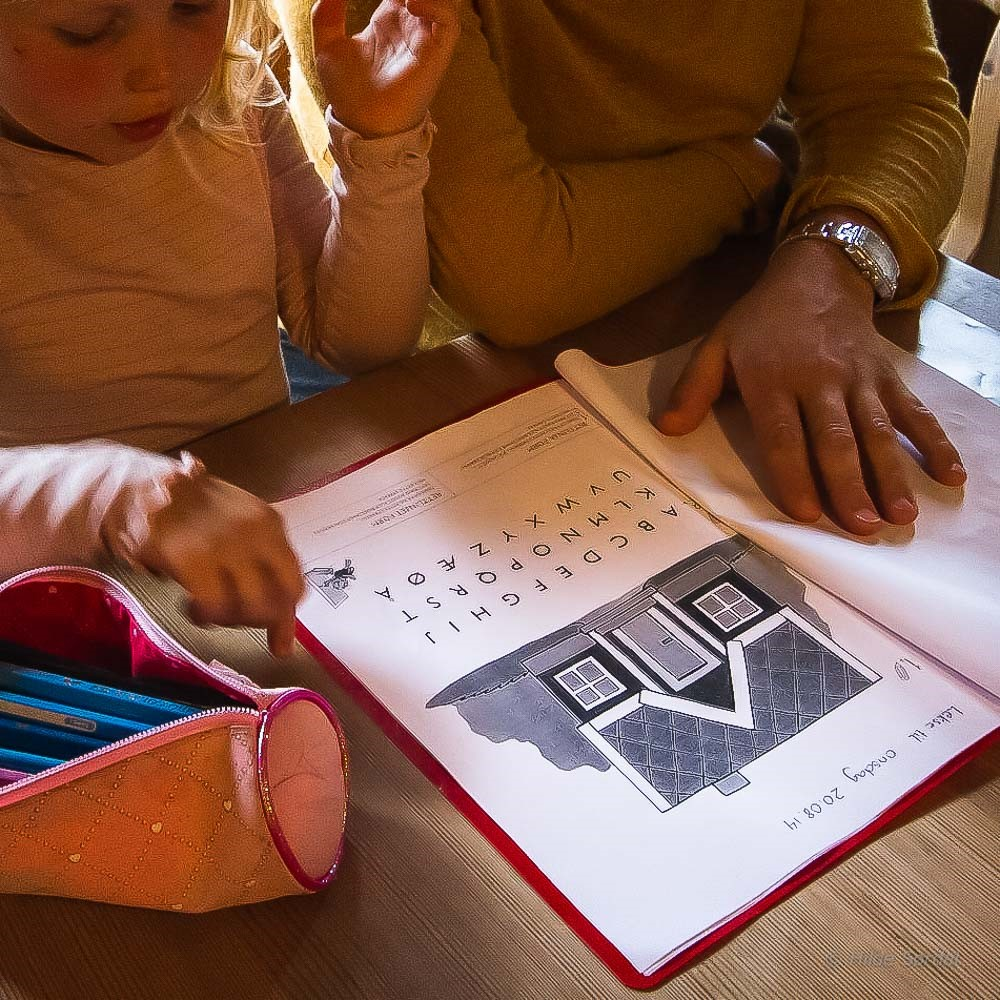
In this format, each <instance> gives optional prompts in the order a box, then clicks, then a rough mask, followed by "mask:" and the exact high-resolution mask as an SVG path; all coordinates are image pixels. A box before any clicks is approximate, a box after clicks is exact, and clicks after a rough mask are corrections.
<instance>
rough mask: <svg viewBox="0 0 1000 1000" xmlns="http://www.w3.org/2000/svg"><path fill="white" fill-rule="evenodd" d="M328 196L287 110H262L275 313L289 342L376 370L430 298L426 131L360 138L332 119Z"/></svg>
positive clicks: (399, 347)
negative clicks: (425, 200) (273, 253)
mask: <svg viewBox="0 0 1000 1000" xmlns="http://www.w3.org/2000/svg"><path fill="white" fill-rule="evenodd" d="M327 126H328V128H329V131H330V143H331V147H330V148H331V152H332V154H333V157H334V160H335V163H336V168H335V171H334V176H333V184H332V188H328V187H327V185H326V184H325V183H324V181H323V180H322V179H321V178H320V176H319V174H318V173H317V172H316V170H315V168H314V167H313V165H312V163H311V161H310V160H309V158H308V156H307V155H306V153H305V150H304V148H303V146H302V142H301V140H300V138H299V135H298V132H297V131H296V128H295V125H294V123H293V121H292V119H291V116H290V114H289V112H288V107H287V105H286V104H285V102H284V101H282V102H281V103H279V104H277V105H275V106H273V107H270V108H268V109H266V111H265V113H264V127H263V155H264V160H265V172H266V176H267V183H268V187H269V198H270V205H271V217H272V221H273V227H274V234H275V249H276V255H277V257H276V268H277V274H276V282H277V295H278V313H279V315H280V317H281V319H282V321H283V322H284V324H285V327H286V329H287V330H288V334H289V336H290V337H291V339H292V340H293V341H294V342H295V343H296V344H297V345H298V346H299V347H301V348H302V349H303V350H304V351H306V352H307V353H308V354H310V355H311V356H313V357H315V358H316V359H317V360H320V361H322V362H324V363H325V364H327V365H328V366H329V367H331V368H334V369H336V370H338V371H344V372H354V371H360V370H364V369H366V368H371V367H374V366H375V365H378V364H381V363H383V362H385V361H390V360H393V359H394V358H397V357H401V356H403V355H405V354H406V353H408V352H409V351H410V350H411V349H412V348H413V346H414V345H415V344H416V341H417V338H418V337H419V335H420V330H421V326H422V323H423V317H424V312H425V309H426V306H427V298H428V292H429V287H430V283H429V275H428V261H427V241H426V236H425V230H424V217H423V187H424V184H425V182H426V179H427V169H428V167H427V150H428V148H429V147H430V143H431V136H432V133H433V126H432V124H431V123H430V120H429V118H428V119H427V120H425V121H424V123H423V124H422V125H421V126H418V127H417V128H415V129H412V130H411V131H409V132H405V133H401V134H399V135H395V136H388V137H386V138H381V139H363V138H361V137H360V136H358V135H357V134H355V133H354V132H351V131H349V130H348V129H346V128H344V127H343V126H342V125H340V124H339V123H338V122H337V121H336V120H334V119H333V118H332V117H331V116H329V115H328V116H327Z"/></svg>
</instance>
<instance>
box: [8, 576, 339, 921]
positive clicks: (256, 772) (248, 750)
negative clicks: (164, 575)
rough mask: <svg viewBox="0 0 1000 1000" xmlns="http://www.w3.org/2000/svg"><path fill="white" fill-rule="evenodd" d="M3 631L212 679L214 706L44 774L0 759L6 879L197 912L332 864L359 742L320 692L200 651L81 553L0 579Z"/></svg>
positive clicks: (59, 651) (163, 682) (261, 894)
mask: <svg viewBox="0 0 1000 1000" xmlns="http://www.w3.org/2000/svg"><path fill="white" fill-rule="evenodd" d="M0 641H4V642H7V643H14V644H17V645H18V646H21V647H30V648H31V649H32V650H36V651H38V652H39V653H41V654H44V655H46V656H49V657H52V658H53V659H54V660H56V661H76V662H80V663H91V664H100V665H101V667H103V668H107V669H110V670H112V671H114V672H116V674H120V676H121V677H122V679H123V680H122V683H123V684H125V683H126V680H125V679H126V678H146V679H147V680H149V681H153V682H155V683H156V684H158V685H160V687H161V688H162V687H167V689H170V685H172V684H173V685H176V686H177V687H178V689H183V690H185V691H191V690H193V689H195V688H198V689H203V690H204V693H205V694H206V696H207V695H209V694H210V695H211V698H209V699H208V700H209V701H210V702H212V703H213V705H214V707H210V708H193V709H192V714H191V715H188V716H186V717H184V718H179V719H175V720H174V721H170V722H166V723H164V724H161V725H156V726H153V727H152V728H149V729H146V730H144V731H143V732H140V733H138V734H136V735H131V736H128V737H126V738H124V739H119V740H117V741H115V742H111V743H108V744H106V745H103V746H100V747H99V748H97V749H93V750H90V751H89V752H85V753H83V754H82V755H81V756H77V757H74V758H72V759H69V760H66V761H63V762H59V763H57V764H56V765H54V766H51V767H48V768H47V769H45V770H41V771H39V772H38V773H35V774H18V773H17V772H11V771H10V770H7V771H2V770H0V891H3V892H12V893H30V894H41V895H52V896H66V897H73V898H79V899H88V900H94V901H98V902H105V903H117V904H121V905H125V906H143V907H150V908H154V909H160V910H173V911H179V912H187V913H196V912H203V911H206V910H213V909H218V908H220V907H225V906H234V905H240V904H245V903H254V902H259V901H262V900H266V899H273V898H275V897H278V896H285V895H290V894H295V893H306V892H312V891H315V890H318V889H320V888H322V887H323V886H325V885H327V884H328V883H329V882H330V880H331V879H332V878H333V876H334V873H335V871H336V868H337V864H338V862H339V860H340V855H341V850H342V846H343V839H344V824H345V819H346V809H347V797H348V788H347V756H346V752H345V745H344V738H343V733H342V730H341V728H340V724H339V722H338V720H337V717H336V714H335V713H334V711H333V709H332V708H331V706H330V705H329V703H328V702H326V701H325V700H324V699H323V698H322V697H320V696H319V695H318V694H316V693H315V692H312V691H308V690H306V689H303V688H278V689H275V688H261V687H259V686H258V685H257V684H255V683H254V682H253V681H252V680H250V679H249V678H248V677H245V676H243V675H242V674H239V673H237V672H236V671H234V670H232V669H230V668H229V667H227V666H225V665H223V664H222V663H219V662H218V661H214V660H213V661H212V662H210V663H206V662H204V661H202V660H200V659H199V658H198V657H197V656H195V655H194V654H193V653H191V652H190V651H189V650H187V649H185V648H184V647H183V646H182V645H180V644H179V643H178V642H176V641H175V640H174V639H173V638H171V637H170V636H169V635H168V634H167V633H166V632H165V631H164V630H163V629H162V628H160V627H159V626H158V625H157V624H156V622H155V621H154V620H153V619H152V617H151V616H150V615H149V613H148V612H147V611H145V610H144V609H143V607H142V605H141V603H140V602H139V600H138V599H137V598H136V597H135V596H134V595H133V594H131V593H130V592H129V591H128V590H127V589H126V588H125V587H124V586H122V585H121V584H120V583H118V582H117V581H115V580H114V579H112V578H111V577H109V576H107V575H105V574H103V573H100V572H97V571H95V570H90V569H85V568H82V567H75V566H73V567H70V566H58V567H48V568H45V569H40V570H32V571H30V572H27V573H22V574H21V575H19V576H16V577H13V578H11V579H10V580H8V581H6V582H5V583H3V584H0ZM144 683H145V682H144Z"/></svg>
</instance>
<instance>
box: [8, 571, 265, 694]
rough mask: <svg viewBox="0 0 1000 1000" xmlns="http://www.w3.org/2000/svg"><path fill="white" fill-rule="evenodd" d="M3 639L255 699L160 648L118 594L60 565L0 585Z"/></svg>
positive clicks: (76, 658) (54, 653)
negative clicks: (67, 575)
mask: <svg viewBox="0 0 1000 1000" xmlns="http://www.w3.org/2000/svg"><path fill="white" fill-rule="evenodd" d="M0 639H6V640H8V641H10V642H16V643H19V644H21V645H23V646H30V647H31V648H32V649H36V650H38V651H39V652H42V653H48V654H50V655H52V656H56V657H65V658H66V659H70V660H76V661H77V662H79V663H89V664H93V665H95V666H101V667H105V668H106V669H109V670H119V671H121V672H122V673H125V674H131V675H132V676H133V677H142V676H145V677H159V678H163V679H165V680H172V681H176V682H178V683H184V684H197V685H199V686H201V687H210V688H215V689H217V690H220V691H223V692H224V693H226V694H228V695H229V696H230V697H232V698H233V700H234V702H235V703H241V702H242V703H245V704H249V705H253V704H254V702H253V701H252V700H251V699H249V698H241V697H239V696H238V695H235V694H234V693H233V691H232V690H231V689H230V688H229V687H228V686H226V685H225V684H223V683H222V682H221V681H219V680H217V679H215V678H214V677H212V675H211V674H209V673H207V672H205V671H202V670H199V669H198V668H197V667H196V666H194V665H193V664H191V663H190V662H189V661H188V660H187V659H184V658H182V657H180V656H175V655H173V654H172V653H170V652H168V651H167V650H165V649H163V648H161V646H160V645H158V644H157V643H156V642H155V640H154V639H153V638H151V637H150V636H149V635H148V634H147V627H146V626H145V624H144V623H143V622H141V621H139V620H138V618H137V615H136V613H135V612H133V611H132V610H131V609H130V608H128V607H127V606H126V605H125V604H124V603H122V601H120V600H119V599H118V598H117V597H116V596H115V595H114V594H111V593H108V592H107V591H105V590H103V589H102V588H101V587H100V586H99V585H98V584H97V583H87V582H83V581H80V580H71V579H63V578H60V573H59V571H58V570H52V571H51V572H44V571H43V575H40V576H38V577H34V578H26V579H23V580H19V581H15V582H14V583H13V584H11V585H9V586H7V587H4V588H2V589H0Z"/></svg>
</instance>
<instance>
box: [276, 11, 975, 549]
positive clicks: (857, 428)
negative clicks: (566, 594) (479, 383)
mask: <svg viewBox="0 0 1000 1000" xmlns="http://www.w3.org/2000/svg"><path fill="white" fill-rule="evenodd" d="M374 6H375V3H373V2H372V0H355V3H354V8H355V10H354V15H355V24H356V26H357V27H360V26H361V25H362V24H363V23H365V21H366V19H367V17H368V15H369V14H370V12H371V10H372V8H373V7H374ZM296 47H297V48H299V49H300V51H301V50H303V48H304V47H303V46H302V45H298V46H296ZM779 101H780V102H783V104H784V107H785V108H786V109H787V111H788V112H789V113H790V115H791V117H792V118H793V120H794V127H795V130H796V133H797V135H798V139H799V143H800V146H801V150H802V157H801V165H800V168H799V170H798V172H797V174H796V176H795V177H794V179H793V183H792V190H791V195H790V197H789V198H788V199H787V202H786V203H785V205H784V211H783V214H782V217H781V219H780V221H779V223H778V232H779V234H780V236H781V237H786V238H787V237H788V236H803V237H804V238H802V239H793V240H788V241H785V242H780V244H779V248H778V249H777V251H776V252H775V254H774V255H773V257H772V259H771V260H770V262H769V264H768V265H767V267H766V269H765V270H764V272H763V274H762V275H761V277H760V279H759V280H758V282H757V283H756V284H755V286H754V287H753V289H752V290H751V291H750V292H749V293H748V295H746V296H745V297H744V298H743V299H741V300H740V301H738V302H737V303H736V304H735V305H734V306H733V307H732V308H731V309H730V311H729V312H728V313H727V314H726V315H725V316H724V318H723V319H722V320H721V322H720V323H719V325H718V326H717V328H716V329H715V330H714V332H713V333H712V334H711V335H710V336H709V337H708V338H706V340H705V341H704V342H703V343H702V345H701V346H700V348H699V350H698V351H697V352H696V353H695V355H694V357H693V359H692V362H691V364H690V365H689V367H688V369H687V370H686V371H685V373H684V375H683V376H682V378H681V380H680V382H679V383H678V386H677V389H676V391H675V394H674V397H673V399H672V400H671V403H670V407H669V409H668V410H667V411H666V412H665V413H664V414H663V415H662V416H661V417H660V418H659V421H658V422H659V426H660V427H661V429H662V430H664V431H665V432H666V433H684V432H686V431H688V430H691V429H693V428H694V427H695V426H697V424H698V423H699V422H700V421H701V420H702V419H703V418H704V416H705V415H706V413H707V412H708V410H709V408H710V407H711V404H712V402H713V401H714V400H715V399H716V398H717V396H718V395H719V393H720V392H721V391H722V388H723V385H724V382H725V380H726V378H727V376H730V377H731V378H732V379H734V380H735V383H736V385H737V386H738V388H739V390H740V392H741V393H742V396H743V399H744V402H745V403H746V406H747V409H748V411H749V416H750V419H751V421H752V423H753V427H754V429H755V432H756V436H757V439H758V442H759V445H760V447H761V448H762V450H763V453H764V457H765V460H766V464H767V467H768V469H769V471H770V474H771V475H772V477H773V480H774V484H775V487H776V494H777V496H778V499H779V503H780V504H781V506H782V507H783V508H784V509H785V510H786V511H787V512H788V513H789V514H791V515H792V516H794V517H796V518H799V519H801V520H813V519H815V518H817V517H818V516H819V514H820V511H821V504H820V489H821V488H823V487H825V490H826V492H827V494H828V498H829V502H830V504H831V506H832V508H833V511H834V514H835V516H836V517H837V519H838V520H839V522H840V523H841V524H842V525H843V526H844V527H845V528H847V529H848V530H850V531H853V532H856V533H858V534H870V533H872V532H874V531H877V530H878V529H879V528H880V527H881V526H882V525H883V523H884V522H890V523H896V524H902V523H908V522H910V521H912V520H913V519H914V518H915V517H916V515H917V507H916V500H915V497H914V493H913V490H912V488H911V486H910V483H909V478H910V477H909V470H908V468H907V463H908V461H909V459H908V458H907V456H906V455H905V452H904V450H903V448H902V446H901V444H900V442H899V440H898V438H897V435H896V433H895V431H896V429H898V430H899V431H901V432H902V433H903V434H904V435H906V437H908V438H909V439H910V440H911V441H912V443H913V444H914V445H915V446H916V447H917V449H918V450H919V451H920V452H921V453H922V454H923V456H924V463H925V466H926V468H927V471H928V472H929V473H930V474H931V475H932V476H933V477H934V478H936V479H938V480H939V481H941V482H943V483H946V484H949V485H953V486H958V485H961V483H963V482H964V479H965V472H964V469H963V467H962V465H961V461H960V459H959V456H958V455H957V453H956V451H955V449H954V448H953V447H952V445H951V444H950V443H949V442H948V439H947V437H946V436H945V434H944V432H943V431H942V430H941V428H940V426H939V425H938V423H937V421H936V420H935V419H934V417H933V416H932V415H931V414H930V413H929V412H928V411H927V410H926V408H925V407H923V406H922V405H921V404H920V402H919V400H917V399H915V398H914V397H913V396H912V395H911V394H910V393H909V392H908V391H907V390H906V388H905V386H903V384H902V383H901V382H900V381H899V379H898V378H897V377H896V375H895V373H894V371H893V370H892V368H891V366H890V364H889V362H888V360H887V358H886V355H885V353H884V351H883V346H882V344H881V341H880V338H879V337H878V335H877V333H876V330H875V326H874V322H873V307H874V306H875V305H876V304H880V305H882V306H884V307H886V308H908V307H913V306H916V305H917V304H919V302H920V301H921V300H922V299H923V298H924V297H925V296H926V295H927V294H928V292H929V291H930V289H931V288H932V287H933V284H934V281H935V277H936V273H937V268H936V261H935V254H934V245H935V241H936V238H937V236H938V235H939V233H940V232H941V231H942V230H943V229H944V227H945V225H946V223H947V222H948V220H949V217H950V215H951V213H952V211H953V209H954V207H955V205H956V203H957V199H958V195H959V190H960V186H961V179H962V172H963V166H964V158H965V151H966V147H967V130H966V127H965V122H964V119H963V118H962V116H961V113H960V112H959V109H958V105H957V100H956V93H955V90H954V88H953V87H952V86H951V84H950V83H949V82H948V79H947V74H946V68H945V64H944V61H943V60H942V58H941V56H940V54H939V52H938V51H937V48H936V47H935V43H934V35H933V28H932V24H931V19H930V15H929V13H928V9H927V5H926V0H879V2H878V3H869V4H858V3H855V2H852V0H756V2H754V3H735V2H733V0H705V2H702V3H697V4H693V3H679V2H670V3H665V2H663V0H607V2H604V3H593V2H592V0H547V2H544V3H543V2H541V0H463V4H462V37H461V40H460V42H459V45H458V48H457V51H456V54H455V58H454V59H453V62H452V64H451V67H450V69H449V71H448V74H447V75H446V78H445V81H444V83H443V85H442V87H441V89H440V91H439V92H438V95H437V97H436V99H435V102H434V104H433V105H432V113H433V115H434V120H435V122H436V123H437V125H438V129H439V132H438V136H437V139H436V140H435V144H434V148H433V151H432V153H431V177H430V181H429V184H428V187H427V189H426V219H427V226H428V232H429V236H430V242H431V255H432V274H433V281H434V285H435V287H436V289H437V291H438V292H439V293H440V294H441V295H442V297H443V298H444V299H445V301H446V302H448V303H449V304H450V305H451V306H453V307H454V308H455V309H456V310H458V311H459V312H460V313H461V314H462V315H464V316H465V317H466V318H467V319H468V320H469V321H470V323H471V324H472V325H473V326H474V327H475V328H476V329H478V330H481V331H482V332H483V333H485V335H486V336H488V337H489V338H491V339H492V340H493V341H495V342H496V343H498V344H501V345H507V346H518V345H525V344H529V343H532V342H537V341H539V340H542V339H545V338H547V337H550V336H552V335H554V334H556V333H558V332H560V331H562V330H566V329H568V328H571V327H574V326H576V325H578V324H581V323H583V322H585V321H587V320H590V319H592V318H594V317H595V316H598V315H601V314H603V313H605V312H608V311H609V310H611V309H614V308H615V307H617V306H618V305H620V304H621V303H623V302H625V301H627V300H628V299H630V298H633V297H634V296H636V295H638V294H640V293H642V292H644V291H646V290H648V289H650V288H652V287H654V286H656V285H657V284H659V283H661V282H663V281H664V280H666V279H668V278H670V277H671V276H673V275H675V274H677V273H678V272H679V271H680V270H681V269H682V268H683V267H684V266H685V265H687V264H688V263H689V262H690V261H692V260H693V259H695V258H697V257H700V256H702V255H705V254H707V253H709V252H710V251H711V250H713V249H714V248H715V247H716V246H717V245H718V243H719V242H720V241H721V240H722V239H723V237H725V236H726V235H727V234H731V233H734V232H737V231H739V230H741V229H742V228H744V227H745V225H746V224H747V220H748V218H750V217H751V216H753V215H754V214H756V213H757V212H758V210H759V209H760V207H761V206H762V205H764V204H766V202H767V200H768V198H769V196H770V195H771V193H772V191H773V189H774V186H775V184H776V181H777V180H778V177H779V174H780V165H779V163H778V161H777V159H776V157H775V156H774V155H773V153H772V152H771V151H770V149H769V148H768V147H767V146H765V145H764V144H763V143H762V142H760V141H758V140H757V138H756V136H757V134H758V132H759V130H760V129H761V127H762V126H763V125H764V124H765V123H766V122H767V121H768V120H769V118H770V117H771V116H772V113H773V112H774V110H775V107H776V106H777V105H778V103H779ZM809 223H812V224H813V225H812V226H811V227H809V228H804V227H806V226H807V225H808V224H809ZM844 244H851V245H850V246H846V247H845V246H844ZM848 250H849V251H850V253H848V252H847V251H848ZM897 265H898V273H897ZM814 470H815V472H814Z"/></svg>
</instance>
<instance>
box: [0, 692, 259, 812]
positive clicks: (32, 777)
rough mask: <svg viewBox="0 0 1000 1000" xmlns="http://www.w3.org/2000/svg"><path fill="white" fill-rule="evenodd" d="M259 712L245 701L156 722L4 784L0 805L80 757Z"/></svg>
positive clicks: (94, 757)
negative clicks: (170, 731) (209, 721)
mask: <svg viewBox="0 0 1000 1000" xmlns="http://www.w3.org/2000/svg"><path fill="white" fill-rule="evenodd" d="M260 714H261V709H258V708H249V707H247V706H245V705H233V706H232V708H221V707H220V708H207V709H205V710H204V711H202V712H195V713H194V715H185V716H184V718H183V719H171V721H170V722H161V723H160V724H159V725H158V726H153V727H152V728H150V729H144V730H143V731H142V732H141V733H133V734H132V735H131V736H125V737H123V738H122V739H120V740H115V742H114V743H108V744H106V745H105V746H103V747H98V748H97V749H96V750H91V751H89V752H88V753H85V754H81V755H80V756H79V757H74V758H73V759H72V760H64V761H62V762H61V763H59V764H57V765H56V766H55V767H49V768H46V769H45V770H44V771H39V772H38V773H37V774H26V775H25V776H24V777H23V778H18V779H17V781H12V782H10V783H9V784H7V785H4V786H3V788H0V807H2V806H3V805H4V804H5V803H4V801H3V800H4V797H5V796H6V795H7V793H8V792H12V791H16V790H17V789H19V788H23V787H24V786H25V785H29V784H31V782H33V781H38V780H41V779H45V780H46V781H48V780H50V779H52V778H55V777H58V775H60V774H61V773H62V772H63V771H66V770H68V769H69V768H71V767H76V765H77V764H79V763H81V761H93V760H97V759H99V758H100V757H101V755H102V754H110V753H114V752H115V751H117V750H121V749H123V748H124V747H126V746H129V745H130V744H132V743H136V742H138V741H139V740H145V739H148V738H149V737H150V736H155V735H156V734H158V733H163V732H165V731H166V730H168V729H177V728H180V727H181V726H185V725H187V724H188V723H191V722H196V721H198V722H204V721H205V720H207V719H209V718H212V717H215V716H233V721H234V722H235V721H236V719H238V718H240V719H241V718H244V717H245V716H248V715H251V716H255V717H256V716H258V715H260ZM206 728H207V727H206Z"/></svg>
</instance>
